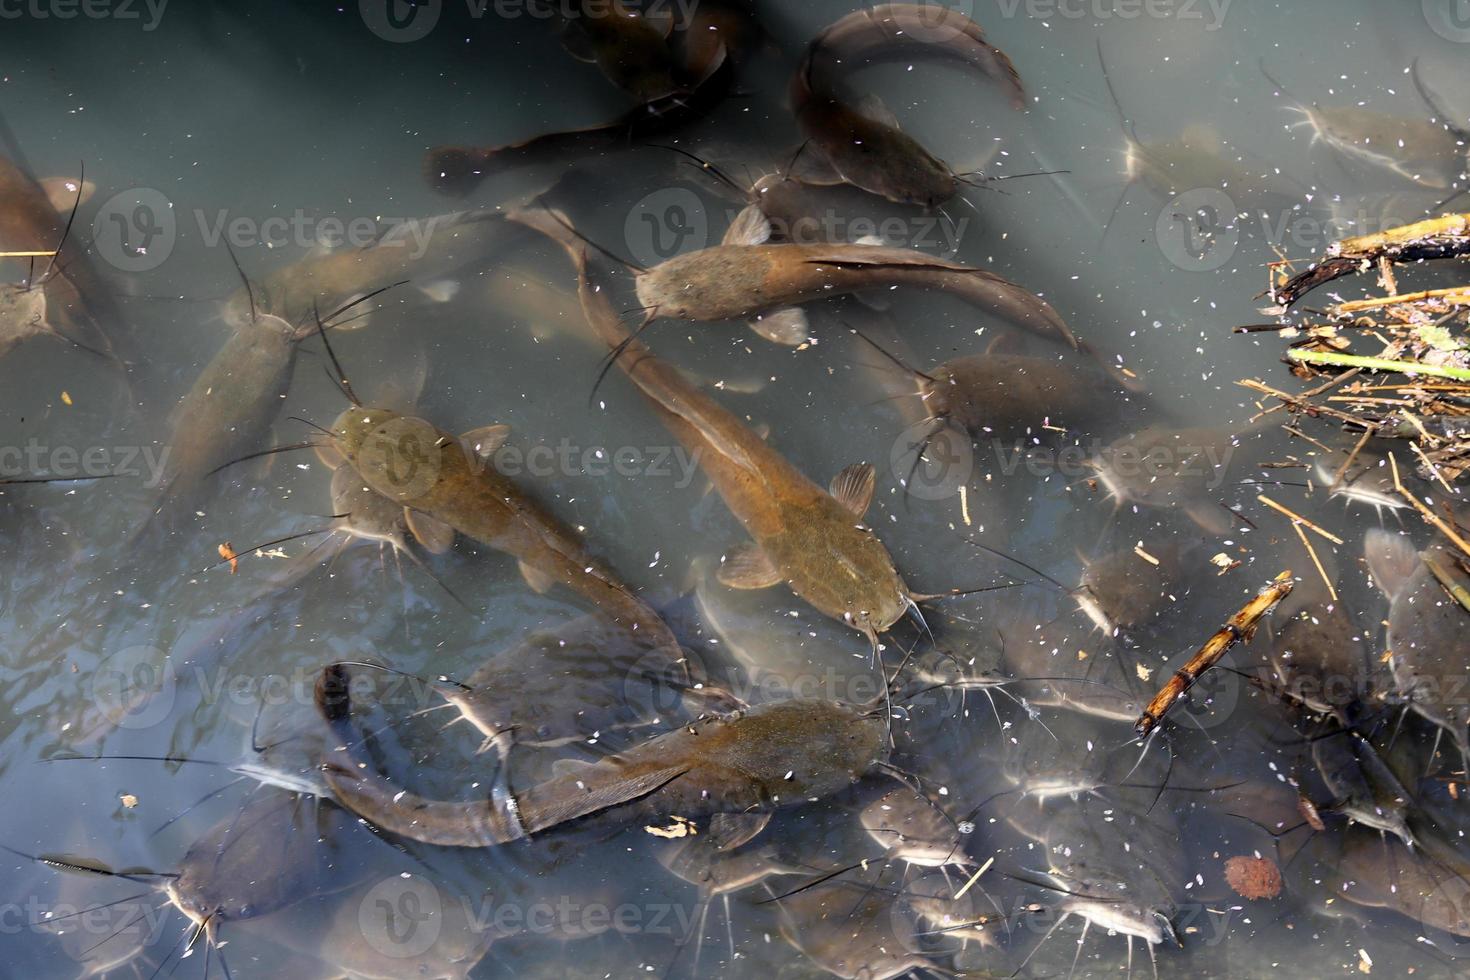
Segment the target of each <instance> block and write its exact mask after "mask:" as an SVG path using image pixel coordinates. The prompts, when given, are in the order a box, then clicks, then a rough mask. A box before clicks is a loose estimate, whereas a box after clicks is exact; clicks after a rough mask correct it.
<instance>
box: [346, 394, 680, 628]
mask: <svg viewBox="0 0 1470 980" xmlns="http://www.w3.org/2000/svg"><path fill="white" fill-rule="evenodd" d="M349 390H350V389H349ZM331 431H332V436H333V447H334V448H335V449H336V451H337V452H338V453H340V454H341V456H342V457H343V458H344V459H345V460H346V461H347V463H348V464H350V465H351V467H352V469H353V470H354V471H355V472H356V473H357V475H358V476H359V477H360V478H361V479H362V481H363V483H364V484H366V485H367V486H368V487H371V488H372V489H373V490H374V491H375V492H377V493H378V494H381V495H382V496H384V497H386V498H387V499H388V500H390V501H394V502H396V503H398V504H400V505H401V506H404V507H407V508H409V509H410V510H412V511H414V512H415V514H416V516H415V520H418V519H419V518H420V517H422V518H426V519H428V520H429V521H433V522H437V524H438V525H443V526H445V527H447V528H452V529H453V530H454V531H456V532H458V533H460V534H463V535H464V536H465V537H468V538H472V539H474V540H475V541H478V542H480V543H481V544H484V545H487V546H489V547H491V548H494V549H495V550H496V551H501V552H504V553H505V554H508V555H510V556H511V557H512V558H515V559H516V561H517V562H519V565H520V571H521V575H522V577H523V578H524V579H525V580H526V582H527V584H529V585H530V586H531V587H532V588H533V589H535V590H536V591H538V592H546V591H548V590H550V589H551V588H552V587H553V586H556V585H562V586H564V587H566V588H569V589H571V590H572V591H574V592H576V593H577V594H579V595H581V596H582V597H583V598H584V599H587V600H588V601H589V602H591V603H592V604H593V605H594V606H596V607H597V608H598V609H600V610H602V611H603V612H604V613H606V614H607V615H609V616H612V617H613V619H614V620H615V621H617V622H619V623H621V624H623V625H624V626H625V627H627V628H629V629H639V630H646V631H648V632H649V633H650V634H652V635H654V636H657V637H659V638H660V640H659V643H658V645H659V646H661V647H663V648H664V649H666V650H668V651H670V652H671V653H674V652H675V651H677V650H678V643H677V641H676V640H675V639H674V637H673V634H672V633H671V632H669V628H668V626H666V625H665V624H664V622H663V620H661V619H659V617H658V615H657V614H656V613H655V612H654V611H653V610H652V609H650V608H649V607H648V605H647V604H646V603H644V602H643V600H642V599H639V598H638V597H637V596H636V595H635V594H634V593H633V592H632V590H631V589H629V588H628V586H626V585H624V584H623V583H622V582H621V581H619V580H618V579H617V577H616V576H614V575H613V573H612V572H610V571H608V570H606V569H605V568H603V567H602V565H601V564H600V563H599V562H598V561H596V560H595V559H593V558H592V556H591V555H590V554H588V552H587V550H586V549H585V548H584V547H583V546H582V543H581V542H580V541H578V540H577V538H576V536H575V534H574V533H573V532H572V531H571V529H569V528H567V527H565V526H564V525H562V523H561V522H560V521H558V520H557V519H556V518H555V517H553V516H552V515H551V514H549V513H547V512H546V511H545V510H544V509H543V508H542V507H541V505H540V504H538V503H537V502H536V501H534V500H533V499H532V498H531V497H530V496H529V495H527V494H526V492H525V491H524V490H522V489H521V488H520V487H519V486H517V485H516V484H515V483H514V482H512V481H511V480H510V479H508V478H507V477H505V476H504V475H502V474H501V473H500V472H499V471H498V470H496V469H495V467H494V465H493V464H492V461H491V457H493V456H494V454H495V451H496V450H497V449H498V448H499V447H500V445H501V444H502V443H503V442H504V440H505V438H506V436H507V435H508V431H509V430H508V428H507V427H506V426H488V427H486V428H484V429H479V430H475V431H473V432H469V433H466V434H465V435H464V436H463V437H462V438H456V437H454V436H452V435H450V434H449V433H447V432H443V431H442V430H439V429H436V428H434V426H432V425H431V424H430V423H428V422H426V421H424V420H423V419H419V418H414V417H411V416H407V415H401V414H399V413H398V412H394V411H392V410H390V409H381V408H362V407H353V408H349V409H347V410H346V411H345V412H343V413H342V414H341V415H339V416H338V417H337V420H336V421H335V422H333V423H332V426H331ZM674 655H675V656H676V657H677V653H674Z"/></svg>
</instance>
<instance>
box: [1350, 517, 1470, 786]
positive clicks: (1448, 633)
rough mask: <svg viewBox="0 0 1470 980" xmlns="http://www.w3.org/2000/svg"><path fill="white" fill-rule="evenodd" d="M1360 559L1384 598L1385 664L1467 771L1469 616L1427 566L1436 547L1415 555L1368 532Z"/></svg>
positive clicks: (1389, 536)
mask: <svg viewBox="0 0 1470 980" xmlns="http://www.w3.org/2000/svg"><path fill="white" fill-rule="evenodd" d="M1363 553H1364V557H1365V558H1366V560H1367V562H1368V568H1369V571H1370V572H1371V573H1372V575H1373V581H1374V582H1375V583H1377V585H1378V587H1379V589H1381V590H1382V591H1383V594H1384V595H1385V596H1387V597H1388V600H1389V610H1388V653H1389V654H1390V655H1391V656H1390V658H1389V661H1388V665H1389V670H1390V671H1391V672H1392V675H1393V681H1394V686H1395V687H1396V688H1397V690H1398V693H1399V694H1400V695H1402V696H1403V697H1404V698H1406V699H1407V701H1408V703H1409V707H1410V708H1411V709H1412V710H1413V711H1415V712H1416V713H1418V714H1419V715H1420V716H1421V717H1423V718H1424V719H1425V720H1427V721H1429V722H1432V723H1433V724H1435V725H1437V726H1439V727H1440V728H1441V729H1442V730H1444V731H1445V732H1447V733H1448V734H1449V736H1450V738H1451V739H1452V740H1453V742H1454V745H1455V747H1456V748H1457V749H1459V751H1460V756H1461V759H1462V760H1463V761H1464V763H1465V764H1467V765H1470V733H1467V731H1466V726H1467V725H1470V699H1467V698H1466V694H1465V687H1466V678H1467V676H1470V629H1467V627H1470V612H1466V610H1465V608H1464V607H1463V606H1461V605H1460V604H1459V603H1458V602H1456V601H1455V600H1454V599H1453V598H1451V597H1450V595H1449V594H1448V593H1447V592H1446V591H1445V590H1444V588H1443V587H1442V586H1441V585H1440V583H1439V580H1438V579H1437V578H1436V577H1435V575H1434V572H1433V571H1432V570H1431V568H1430V566H1429V562H1431V561H1443V560H1444V559H1445V557H1446V556H1447V552H1445V551H1443V550H1442V549H1438V548H1431V549H1427V550H1425V551H1422V552H1421V551H1416V550H1415V548H1414V545H1413V543H1412V542H1411V541H1410V539H1409V538H1408V537H1407V536H1405V535H1402V534H1394V533H1392V532H1389V531H1384V530H1382V529H1379V528H1372V529H1370V530H1369V531H1368V533H1367V535H1366V536H1365V537H1364V539H1363Z"/></svg>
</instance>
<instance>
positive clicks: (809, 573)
mask: <svg viewBox="0 0 1470 980" xmlns="http://www.w3.org/2000/svg"><path fill="white" fill-rule="evenodd" d="M590 274H591V273H590V270H588V269H587V267H586V266H585V264H584V266H583V271H582V279H581V294H582V308H583V311H584V312H585V314H586V317H587V321H588V323H589V325H590V326H591V327H592V329H593V330H595V331H596V332H597V334H598V335H599V336H600V337H602V339H603V341H604V342H605V343H606V344H607V345H608V346H609V347H610V348H613V349H618V348H619V347H622V348H623V352H622V354H621V356H619V357H618V358H617V363H618V364H619V366H621V367H622V369H623V371H624V372H625V373H627V375H628V377H629V378H630V379H631V380H632V381H633V383H634V384H635V385H637V386H638V388H639V390H640V391H642V392H643V394H644V395H645V396H646V397H647V399H648V401H649V403H650V404H651V405H652V406H653V407H654V409H655V411H656V412H657V413H658V416H659V418H660V420H661V421H662V422H663V423H664V424H665V425H666V426H667V427H668V428H669V430H670V431H671V432H673V433H674V435H675V436H676V437H677V438H678V439H679V441H680V442H682V443H683V444H684V446H685V447H686V448H687V449H688V450H689V451H690V452H691V453H693V454H695V457H696V458H697V459H698V460H699V464H700V466H701V468H703V470H704V472H705V473H706V474H707V475H708V476H709V478H710V481H711V482H712V483H713V484H714V486H715V489H716V490H717V491H718V492H719V494H720V496H721V497H722V498H723V499H724V501H725V504H726V506H728V507H729V508H730V510H731V511H732V512H733V513H734V515H735V516H736V518H738V519H739V521H740V523H741V524H743V525H744V526H745V529H746V531H748V532H749V533H750V536H751V538H752V539H753V543H752V544H749V545H746V546H745V547H743V548H741V549H739V550H738V551H735V552H733V553H732V554H730V555H729V557H728V558H727V560H726V561H725V563H724V565H723V566H722V567H721V570H720V580H721V581H722V582H724V583H725V584H726V585H729V586H731V587H734V588H743V589H763V588H769V587H770V586H773V585H776V584H777V583H779V582H786V583H787V584H788V585H790V587H791V589H792V591H793V592H795V593H796V594H797V595H799V596H801V597H802V598H803V599H805V600H806V601H807V602H809V603H811V604H812V605H813V606H815V607H816V609H817V610H818V611H819V612H822V613H824V614H825V615H827V616H831V617H832V618H834V619H837V620H840V621H841V622H844V623H846V624H847V625H848V626H851V627H852V628H854V629H857V630H860V631H862V632H863V633H864V634H865V635H866V636H868V637H869V639H870V640H871V641H872V642H873V644H874V649H875V650H876V648H877V642H878V640H877V637H878V634H879V633H881V632H883V631H885V630H887V629H888V628H889V627H891V626H892V625H893V624H894V623H896V622H897V621H898V620H899V619H900V618H901V617H902V616H903V615H904V613H905V612H906V611H907V610H908V608H909V607H910V606H911V605H912V603H913V602H914V599H915V596H914V595H913V594H912V593H911V592H910V591H909V588H908V586H907V585H905V584H904V581H903V577H902V576H901V575H900V574H899V573H898V570H897V569H896V568H895V567H894V564H893V558H892V556H891V555H889V553H888V549H887V548H885V547H884V545H883V542H882V541H880V540H878V537H877V535H875V534H874V533H873V531H872V530H871V529H870V528H868V527H866V526H865V525H863V524H862V523H861V520H862V517H863V515H864V514H865V513H866V512H867V510H868V506H869V505H870V504H871V503H872V498H873V490H874V486H875V479H876V476H875V471H874V469H873V467H872V466H871V465H870V464H866V463H863V464H855V465H853V466H849V467H848V468H847V469H845V470H843V471H842V472H841V473H839V474H838V475H837V476H836V477H835V478H834V479H833V481H832V487H831V492H828V491H826V490H823V489H822V488H821V487H819V486H817V485H816V484H815V483H813V482H812V481H811V480H809V479H807V478H806V476H805V475H803V474H802V473H801V471H799V470H798V469H797V468H796V467H794V466H792V465H791V463H789V462H788V461H787V460H786V459H785V457H783V456H781V454H780V453H777V452H776V451H775V450H774V449H772V448H771V447H770V446H769V445H767V444H766V442H765V441H764V440H763V439H761V437H760V436H759V435H757V434H756V433H755V432H753V431H751V429H750V427H749V426H747V425H746V424H745V423H744V422H742V421H741V420H740V419H738V418H737V417H736V416H735V415H733V414H732V413H730V412H729V411H727V410H726V409H724V408H722V407H721V406H720V405H719V404H718V403H717V402H715V400H714V399H712V398H710V397H709V396H708V395H706V394H704V393H703V392H701V391H700V390H699V389H697V388H695V387H694V386H693V385H691V384H690V383H689V382H688V381H686V380H685V379H684V378H683V377H682V376H681V375H680V374H679V372H678V371H677V370H676V369H675V368H673V367H672V366H671V365H668V364H665V363H664V362H662V361H660V360H659V359H658V358H656V357H654V356H653V353H652V352H651V351H650V350H649V349H648V347H647V346H646V345H644V344H643V343H642V342H641V341H638V340H636V339H632V338H630V336H629V334H628V332H627V330H626V329H625V328H624V327H623V325H622V324H621V323H620V322H619V320H618V316H617V314H616V313H615V312H614V311H613V309H612V307H611V306H609V305H608V298H607V294H606V293H605V292H602V291H600V290H599V289H598V288H596V287H595V286H594V285H593V283H592V280H591V279H590V278H589V276H590Z"/></svg>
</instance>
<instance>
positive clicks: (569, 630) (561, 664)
mask: <svg viewBox="0 0 1470 980" xmlns="http://www.w3.org/2000/svg"><path fill="white" fill-rule="evenodd" d="M658 640H659V635H658V634H657V633H653V632H650V633H647V634H644V632H643V631H642V630H631V629H627V628H625V627H623V626H622V625H620V624H618V623H611V622H608V621H607V619H606V617H602V616H582V617H579V618H577V619H574V620H572V621H570V622H568V623H564V624H561V625H559V626H557V627H556V628H555V629H552V630H544V631H542V630H538V631H534V632H530V633H529V634H528V635H527V636H526V637H525V638H524V639H522V640H520V641H519V642H517V643H516V644H515V645H514V646H511V647H509V648H507V649H502V650H497V651H496V652H495V653H493V654H491V655H490V656H489V657H488V658H486V660H485V661H484V662H483V663H482V664H480V666H479V667H477V668H476V669H475V671H474V673H472V674H470V676H469V677H467V678H465V680H464V682H463V683H462V684H442V683H436V684H434V685H433V687H434V690H435V691H436V692H437V693H438V694H440V695H441V696H442V697H443V698H444V699H445V701H446V702H447V705H448V706H449V707H452V708H453V709H454V710H456V711H458V712H459V718H458V719H456V720H462V721H465V722H468V723H469V724H470V725H472V726H474V728H475V729H476V730H477V731H478V732H479V733H480V734H481V735H483V736H484V738H485V741H484V743H483V745H482V746H481V749H480V751H481V752H485V751H488V750H490V749H492V748H494V749H496V750H497V751H498V753H499V755H500V757H501V759H502V760H503V759H504V758H505V756H506V755H507V754H508V752H509V750H510V748H511V746H513V745H518V746H532V747H537V748H555V747H557V746H561V745H565V744H567V743H569V742H585V741H586V740H587V739H589V738H593V737H596V736H597V735H599V734H600V733H608V734H611V733H615V732H625V731H631V730H634V729H638V728H647V727H649V726H653V725H656V724H658V723H659V722H661V721H665V720H673V721H675V722H678V721H681V720H686V719H688V718H690V717H693V716H694V715H697V714H699V713H700V712H701V711H703V710H707V709H711V708H715V709H721V710H729V709H730V708H732V707H735V706H737V702H735V701H734V700H733V699H732V698H730V697H729V696H728V695H726V694H724V692H722V691H720V690H718V689H715V688H711V687H707V686H704V685H703V683H702V681H703V679H702V678H699V677H694V678H690V677H688V676H686V674H687V673H692V671H689V670H688V664H687V662H686V663H675V662H673V661H671V660H670V659H669V658H667V656H666V655H664V654H662V653H661V652H660V650H659V647H658ZM528 664H534V665H535V668H534V669H527V665H528ZM691 680H692V681H693V682H694V685H698V686H694V685H691ZM430 710H434V709H430Z"/></svg>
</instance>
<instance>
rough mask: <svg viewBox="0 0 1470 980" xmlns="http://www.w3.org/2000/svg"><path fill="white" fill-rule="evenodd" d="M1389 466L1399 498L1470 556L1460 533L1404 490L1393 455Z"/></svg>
mask: <svg viewBox="0 0 1470 980" xmlns="http://www.w3.org/2000/svg"><path fill="white" fill-rule="evenodd" d="M1388 465H1389V468H1390V469H1392V470H1393V487H1394V489H1395V490H1397V491H1398V492H1399V496H1401V497H1403V498H1404V499H1405V500H1407V501H1408V502H1409V503H1411V504H1413V505H1414V509H1415V510H1417V511H1418V512H1419V513H1421V514H1423V515H1424V519H1425V520H1426V521H1428V522H1429V523H1430V524H1433V525H1434V526H1435V527H1437V528H1439V530H1440V531H1441V532H1442V533H1443V534H1444V536H1445V537H1447V538H1449V539H1450V540H1451V541H1453V542H1454V543H1455V544H1456V545H1458V546H1459V548H1460V550H1461V551H1463V552H1465V554H1466V555H1470V542H1466V540H1465V539H1464V538H1462V537H1460V535H1459V533H1458V532H1457V531H1456V530H1455V529H1454V528H1452V527H1450V526H1449V525H1448V524H1446V523H1445V522H1444V518H1442V517H1440V516H1439V515H1438V514H1436V513H1435V512H1434V511H1432V510H1430V509H1429V508H1428V507H1426V506H1425V505H1424V502H1423V501H1422V500H1420V499H1419V498H1418V497H1416V496H1414V495H1413V494H1412V493H1410V492H1409V491H1408V490H1405V489H1404V484H1403V482H1402V481H1401V480H1399V461H1398V460H1397V459H1396V458H1394V455H1393V453H1389V454H1388Z"/></svg>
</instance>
